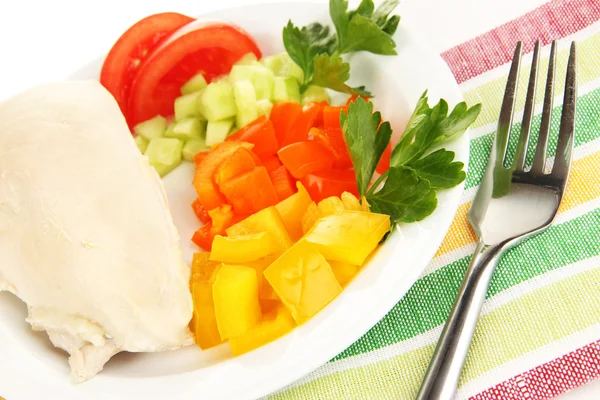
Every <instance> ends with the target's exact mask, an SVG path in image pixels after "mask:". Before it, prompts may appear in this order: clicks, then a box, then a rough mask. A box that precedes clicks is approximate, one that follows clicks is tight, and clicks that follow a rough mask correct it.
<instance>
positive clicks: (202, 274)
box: [190, 253, 221, 283]
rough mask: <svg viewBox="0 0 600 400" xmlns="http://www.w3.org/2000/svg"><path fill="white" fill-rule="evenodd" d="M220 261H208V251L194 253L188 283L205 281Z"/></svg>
mask: <svg viewBox="0 0 600 400" xmlns="http://www.w3.org/2000/svg"><path fill="white" fill-rule="evenodd" d="M218 265H221V263H220V262H214V261H210V253H194V256H193V258H192V273H191V277H190V283H191V282H193V281H197V280H203V281H207V280H209V279H210V277H211V276H212V274H213V272H214V270H215V268H216V267H217V266H218Z"/></svg>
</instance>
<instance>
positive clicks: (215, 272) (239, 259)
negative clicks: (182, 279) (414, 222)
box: [190, 147, 390, 355]
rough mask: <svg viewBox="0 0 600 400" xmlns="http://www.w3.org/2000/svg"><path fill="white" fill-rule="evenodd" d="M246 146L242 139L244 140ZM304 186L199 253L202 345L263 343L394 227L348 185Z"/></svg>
mask: <svg viewBox="0 0 600 400" xmlns="http://www.w3.org/2000/svg"><path fill="white" fill-rule="evenodd" d="M242 148H243V147H242ZM297 188H298V191H297V192H296V193H295V194H293V195H292V196H290V197H288V198H287V199H286V200H283V201H280V202H278V203H277V204H276V205H275V206H270V207H267V208H264V209H262V210H261V211H259V212H257V213H255V214H253V215H251V216H249V217H248V218H246V219H244V220H242V221H240V222H237V223H236V224H234V225H232V226H230V227H229V228H227V229H226V234H227V236H221V235H217V236H215V238H214V242H213V245H212V251H211V252H210V253H196V254H195V255H194V260H193V262H192V277H191V281H190V289H191V291H192V297H193V299H194V316H193V319H192V322H191V325H190V326H191V329H192V331H193V332H194V337H195V339H196V343H197V344H198V346H200V347H201V348H202V349H207V348H210V347H213V346H216V345H218V344H220V343H223V342H229V345H230V347H231V350H232V352H233V354H234V355H239V354H242V353H245V352H248V351H250V350H253V349H255V348H257V347H259V346H262V345H264V344H266V343H268V342H270V341H272V340H275V339H277V338H278V337H280V336H282V335H284V334H285V333H287V332H288V331H290V330H291V329H293V328H294V327H295V326H296V325H300V324H302V323H304V322H306V321H307V320H309V319H310V318H311V317H312V316H314V315H315V314H316V313H317V312H319V311H320V310H321V309H322V308H323V307H325V306H326V305H327V304H328V303H330V302H331V301H332V300H333V299H335V297H337V295H339V294H340V293H341V291H342V287H344V286H346V285H347V284H348V282H350V280H352V278H353V277H354V276H355V275H356V274H357V273H358V271H359V269H360V267H361V266H362V265H363V264H364V263H365V260H366V259H367V257H368V256H369V255H370V254H371V253H372V252H373V250H374V249H375V248H376V247H377V245H378V243H379V242H380V241H381V239H382V238H383V237H384V235H385V234H386V233H387V232H388V231H389V229H390V218H389V216H388V215H384V214H374V213H371V212H369V211H368V207H366V206H365V205H361V204H360V202H359V201H358V199H357V198H356V197H355V196H354V195H352V194H350V193H348V192H344V193H342V195H341V197H328V198H326V199H323V200H321V201H320V202H319V203H318V204H317V203H315V202H314V201H313V200H312V199H311V198H310V195H309V194H308V192H307V191H306V190H305V188H304V186H303V185H302V183H300V182H298V183H297Z"/></svg>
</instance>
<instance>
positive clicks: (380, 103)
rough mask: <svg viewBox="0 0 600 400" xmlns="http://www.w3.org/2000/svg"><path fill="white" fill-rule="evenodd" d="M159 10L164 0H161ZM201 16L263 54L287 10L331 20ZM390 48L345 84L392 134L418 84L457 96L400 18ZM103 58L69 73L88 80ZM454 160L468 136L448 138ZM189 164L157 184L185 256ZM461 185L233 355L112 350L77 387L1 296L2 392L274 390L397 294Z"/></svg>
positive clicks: (274, 14)
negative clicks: (287, 324)
mask: <svg viewBox="0 0 600 400" xmlns="http://www.w3.org/2000/svg"><path fill="white" fill-rule="evenodd" d="M165 7H168V4H167V3H165ZM203 17H206V18H220V19H225V20H230V21H232V22H235V23H236V24H238V25H240V26H242V27H243V28H245V29H246V30H248V31H249V32H250V33H251V34H252V35H253V36H254V37H255V38H256V40H257V41H258V43H259V45H260V47H261V49H262V50H263V53H264V54H271V53H275V52H280V51H283V45H282V40H281V30H282V28H283V26H284V25H285V23H287V21H288V19H290V18H291V19H292V20H293V21H294V23H296V24H297V25H304V24H308V23H310V22H313V21H320V22H323V23H329V21H330V20H329V15H328V9H327V6H326V4H324V3H320V4H315V3H307V2H304V3H292V4H289V3H286V4H274V3H271V4H260V5H253V6H245V7H240V8H235V9H230V10H223V11H220V12H215V13H211V14H207V15H204V16H203ZM395 40H396V43H397V49H398V56H396V57H384V56H374V55H370V54H357V55H354V56H353V57H352V60H351V65H352V69H351V71H352V82H351V83H353V84H361V85H362V84H365V85H366V86H367V87H368V88H369V89H371V90H372V91H373V93H374V94H375V96H376V97H375V100H374V103H375V106H376V108H377V109H379V110H380V111H381V112H382V114H383V116H384V118H386V119H388V120H390V121H391V123H392V126H393V127H394V128H395V132H396V135H398V134H399V133H400V132H401V131H402V130H403V128H404V125H405V124H406V121H407V119H408V117H409V116H410V113H411V111H412V109H413V107H414V105H415V103H416V101H417V99H418V98H419V96H420V95H421V93H423V91H424V90H425V89H428V90H429V97H430V104H433V103H434V102H437V99H438V98H440V97H443V98H445V99H446V100H448V102H449V104H450V106H453V105H455V104H456V103H458V102H460V101H462V97H461V94H460V91H459V89H458V86H457V84H456V82H455V80H454V78H453V76H452V74H451V73H450V71H449V70H448V68H447V67H446V65H445V63H444V62H443V60H442V59H441V58H440V57H439V56H438V55H437V54H436V53H435V52H433V51H431V50H430V49H428V48H427V47H425V46H424V45H422V44H421V43H419V41H418V40H417V38H415V37H414V36H413V35H411V33H410V32H408V31H407V30H405V29H404V28H403V27H402V25H400V28H399V29H398V32H397V33H396V35H395ZM100 66H101V60H97V61H95V62H93V63H91V64H90V65H88V66H87V67H85V68H82V69H81V70H80V71H79V72H77V73H76V74H75V75H74V77H76V78H92V77H94V78H95V77H97V76H98V73H99V70H100ZM446 147H447V148H449V149H452V150H454V151H456V153H457V158H458V159H459V160H462V161H463V162H465V164H466V162H467V159H468V150H469V147H468V138H467V135H465V136H463V137H462V138H461V139H459V140H458V141H456V142H455V143H452V144H450V145H448V146H446ZM192 169H193V167H192V166H191V165H189V164H188V165H185V166H182V167H180V168H178V169H177V170H176V171H175V172H173V173H171V174H170V175H169V176H168V177H167V179H165V184H166V187H167V192H168V195H169V200H170V207H171V209H172V212H173V215H174V218H175V222H176V225H177V226H178V228H179V231H180V234H181V237H182V246H183V247H184V249H185V252H186V261H187V262H189V260H190V259H191V253H192V252H193V251H194V247H193V245H192V244H191V242H190V240H189V238H190V237H191V234H192V232H193V230H194V229H196V228H197V227H198V225H197V224H198V223H197V220H196V218H195V216H194V215H193V214H192V211H191V209H190V203H191V202H192V201H193V199H194V192H193V189H192V185H191V176H192V172H193V171H192ZM461 191H462V185H461V186H459V187H456V188H454V189H451V190H447V191H444V192H442V193H440V194H439V206H438V208H437V209H436V210H435V212H434V214H433V215H431V216H430V217H429V218H427V219H425V220H424V221H422V222H420V223H414V224H409V225H403V226H401V227H400V229H399V230H398V231H396V232H395V233H394V234H393V235H392V236H391V237H390V238H389V239H388V240H387V242H386V244H385V245H384V246H383V247H382V249H381V250H380V251H379V252H378V253H377V254H376V256H375V257H373V259H372V260H371V262H370V263H369V264H368V265H367V266H366V267H365V268H364V269H363V270H362V271H361V273H360V274H359V275H358V277H357V278H356V279H355V280H354V281H353V282H352V283H351V284H350V285H349V286H348V288H347V289H346V290H344V292H343V293H342V294H341V295H340V296H339V297H338V298H337V299H335V301H333V302H332V303H331V304H330V305H328V306H327V307H326V308H325V309H324V310H322V311H321V312H320V313H319V314H317V315H316V316H315V317H314V318H312V319H311V320H310V321H309V322H308V323H306V324H305V325H303V326H302V327H300V328H297V329H295V330H294V331H293V332H292V333H290V334H288V335H286V336H285V337H283V338H282V339H280V340H277V341H275V342H273V343H271V344H268V345H266V346H263V347H262V348H260V349H257V350H255V351H253V352H250V353H248V354H246V355H243V356H241V357H237V358H231V356H230V354H229V351H228V348H227V346H220V347H217V348H214V349H212V350H209V351H205V352H203V351H201V350H200V349H198V348H196V347H195V346H193V347H188V348H185V349H181V350H177V351H173V352H168V353H154V354H125V353H123V354H119V355H117V356H116V357H114V358H113V359H112V360H111V361H110V362H109V363H108V364H107V365H106V367H105V369H104V371H103V372H101V373H100V374H99V375H98V376H96V377H94V378H93V379H91V380H89V381H87V382H85V383H83V384H79V385H74V384H72V383H71V382H70V380H69V370H68V365H67V359H66V357H65V354H63V353H62V352H60V351H58V350H55V349H54V348H52V346H51V345H50V343H49V341H48V340H47V337H46V335H45V334H40V333H33V332H32V331H31V329H30V327H29V325H28V324H27V323H25V321H24V318H25V316H26V309H25V306H24V305H23V304H22V303H19V301H18V300H16V299H14V298H13V297H12V296H10V295H9V294H6V293H3V294H0V320H1V321H2V323H1V324H0V360H1V362H0V395H2V396H4V397H6V398H7V399H10V400H18V399H33V398H41V397H42V396H43V397H44V398H52V399H56V398H60V399H61V400H68V399H86V400H97V399H98V400H99V399H104V400H105V399H146V400H151V399H161V400H162V399H251V398H257V397H260V396H263V395H266V394H268V393H271V392H273V391H276V390H278V389H280V388H282V387H284V386H286V385H288V384H290V383H292V382H294V381H295V380H297V379H299V378H301V377H302V376H304V375H306V374H308V373H309V372H311V371H313V370H314V369H316V368H318V367H319V366H320V365H322V364H324V363H326V362H327V361H328V360H330V359H331V358H333V357H334V356H336V355H337V354H339V353H340V352H342V351H343V350H344V349H345V348H346V347H348V346H349V345H351V344H352V343H353V342H354V341H356V340H357V339H358V338H360V337H361V336H362V335H363V334H364V333H365V332H367V331H368V330H369V329H370V328H371V327H372V326H373V325H375V324H376V323H377V321H379V320H380V319H381V318H382V317H383V316H384V315H385V314H386V313H387V312H388V311H389V310H390V309H391V308H392V307H393V306H394V305H395V304H396V303H397V302H398V300H400V298H401V297H402V296H403V295H404V294H405V293H406V291H407V290H408V289H409V288H410V286H411V285H412V284H413V282H414V281H415V280H416V279H417V278H418V277H419V275H420V274H421V272H422V271H423V269H424V268H425V267H426V265H427V263H428V262H429V260H431V258H432V257H433V255H434V253H435V251H436V250H437V248H438V247H439V245H440V243H441V241H442V239H443V237H444V235H445V233H446V231H447V230H448V227H449V226H450V223H451V221H452V218H453V216H454V214H455V212H456V209H457V207H458V203H459V200H460V195H461Z"/></svg>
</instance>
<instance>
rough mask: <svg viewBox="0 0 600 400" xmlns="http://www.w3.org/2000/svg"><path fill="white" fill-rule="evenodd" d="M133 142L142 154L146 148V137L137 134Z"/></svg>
mask: <svg viewBox="0 0 600 400" xmlns="http://www.w3.org/2000/svg"><path fill="white" fill-rule="evenodd" d="M134 140H135V144H136V146H137V147H138V149H140V153H142V154H144V152H145V151H146V149H147V148H148V139H144V138H143V137H142V136H139V135H137V136H136V137H135V139H134Z"/></svg>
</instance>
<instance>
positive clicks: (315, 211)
mask: <svg viewBox="0 0 600 400" xmlns="http://www.w3.org/2000/svg"><path fill="white" fill-rule="evenodd" d="M319 218H321V212H320V211H319V207H318V206H317V203H315V202H314V201H313V202H312V203H310V204H309V205H308V208H307V209H306V212H305V213H304V215H303V216H302V232H304V234H306V232H308V231H310V228H312V227H313V225H314V224H315V222H317V220H318V219H319Z"/></svg>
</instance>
